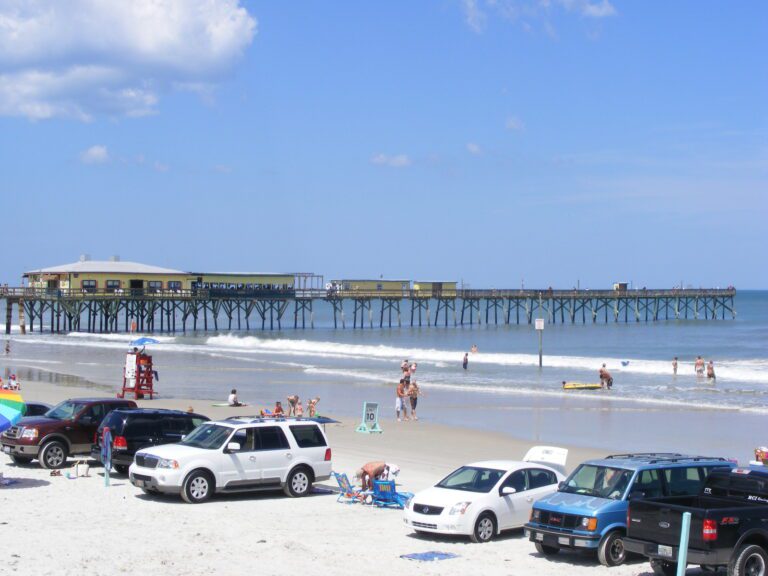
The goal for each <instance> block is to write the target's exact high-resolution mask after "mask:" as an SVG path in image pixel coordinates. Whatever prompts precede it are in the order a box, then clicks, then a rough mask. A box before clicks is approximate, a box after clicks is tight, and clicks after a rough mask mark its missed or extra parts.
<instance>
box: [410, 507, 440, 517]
mask: <svg viewBox="0 0 768 576" xmlns="http://www.w3.org/2000/svg"><path fill="white" fill-rule="evenodd" d="M413 511H414V512H417V513H418V514H426V515H427V516H438V515H440V514H442V513H443V508H442V507H441V506H429V505H427V504H414V505H413Z"/></svg>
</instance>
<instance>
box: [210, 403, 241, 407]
mask: <svg viewBox="0 0 768 576" xmlns="http://www.w3.org/2000/svg"><path fill="white" fill-rule="evenodd" d="M211 406H230V404H229V402H219V403H218V404H211ZM240 406H248V404H247V403H246V402H241V403H240ZM240 406H231V407H232V408H240Z"/></svg>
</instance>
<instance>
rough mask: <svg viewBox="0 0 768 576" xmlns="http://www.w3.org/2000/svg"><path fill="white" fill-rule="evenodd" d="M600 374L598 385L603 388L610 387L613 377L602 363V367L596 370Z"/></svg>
mask: <svg viewBox="0 0 768 576" xmlns="http://www.w3.org/2000/svg"><path fill="white" fill-rule="evenodd" d="M598 374H599V376H600V386H601V387H603V388H611V387H612V386H613V378H612V377H611V373H610V372H608V370H607V369H606V368H605V364H603V367H602V368H600V371H599V372H598Z"/></svg>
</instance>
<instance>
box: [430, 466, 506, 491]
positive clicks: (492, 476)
mask: <svg viewBox="0 0 768 576" xmlns="http://www.w3.org/2000/svg"><path fill="white" fill-rule="evenodd" d="M503 475H504V470H497V469H495V468H480V467H475V466H462V467H461V468H459V469H457V470H454V471H453V472H451V473H450V474H449V475H448V476H446V477H445V478H443V479H442V480H441V481H440V482H438V483H437V485H436V486H437V487H438V488H448V489H450V490H464V491H466V492H490V491H491V489H492V488H493V487H494V486H495V485H496V483H497V482H498V481H499V480H500V479H501V477H502V476H503Z"/></svg>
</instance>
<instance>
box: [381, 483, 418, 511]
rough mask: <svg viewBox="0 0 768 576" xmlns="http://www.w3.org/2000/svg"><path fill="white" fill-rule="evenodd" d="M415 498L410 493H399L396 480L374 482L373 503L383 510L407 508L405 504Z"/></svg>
mask: <svg viewBox="0 0 768 576" xmlns="http://www.w3.org/2000/svg"><path fill="white" fill-rule="evenodd" d="M411 498H413V494H411V493H410V492H398V491H397V487H396V486H395V481H394V480H374V481H373V503H374V504H375V505H376V506H379V507H381V508H399V509H400V510H402V509H403V508H405V503H406V502H408V500H410V499H411Z"/></svg>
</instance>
